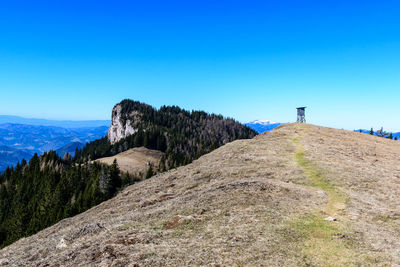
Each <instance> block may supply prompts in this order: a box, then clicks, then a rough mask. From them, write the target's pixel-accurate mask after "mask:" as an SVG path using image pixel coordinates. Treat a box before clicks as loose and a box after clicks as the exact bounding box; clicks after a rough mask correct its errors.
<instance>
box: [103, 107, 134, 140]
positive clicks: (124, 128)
mask: <svg viewBox="0 0 400 267" xmlns="http://www.w3.org/2000/svg"><path fill="white" fill-rule="evenodd" d="M121 111H122V105H121V103H119V104H117V105H115V106H114V108H113V110H112V120H111V125H110V129H109V130H108V140H109V141H110V142H111V144H115V143H116V142H118V141H120V140H121V139H123V138H125V137H127V136H129V135H132V134H134V133H135V132H137V129H135V128H134V127H133V125H134V124H135V123H132V122H131V119H127V114H123V113H122V112H121ZM129 115H130V116H129V117H131V118H134V117H135V115H138V114H137V113H135V112H133V113H131V114H129ZM136 117H138V116H136ZM137 119H139V118H137Z"/></svg>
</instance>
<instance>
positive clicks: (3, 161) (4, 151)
mask: <svg viewBox="0 0 400 267" xmlns="http://www.w3.org/2000/svg"><path fill="white" fill-rule="evenodd" d="M32 156H33V154H31V153H30V152H28V151H26V150H23V149H15V148H11V147H8V146H4V145H0V173H1V172H2V171H3V170H5V169H6V168H7V167H8V166H11V165H14V164H16V163H17V162H18V161H21V160H22V159H27V160H29V159H30V158H31V157H32Z"/></svg>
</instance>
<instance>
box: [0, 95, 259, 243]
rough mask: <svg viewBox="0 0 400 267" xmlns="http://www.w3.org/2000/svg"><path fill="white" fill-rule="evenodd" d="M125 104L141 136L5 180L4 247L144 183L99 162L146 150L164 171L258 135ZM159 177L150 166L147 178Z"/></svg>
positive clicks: (1, 190) (47, 161)
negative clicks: (155, 153)
mask: <svg viewBox="0 0 400 267" xmlns="http://www.w3.org/2000/svg"><path fill="white" fill-rule="evenodd" d="M121 104H122V114H123V116H124V118H123V119H132V118H130V117H129V114H133V113H135V114H136V119H135V122H134V126H135V128H136V129H137V132H136V133H135V134H133V135H131V136H128V137H126V138H125V139H122V140H121V141H119V142H117V143H115V144H111V143H110V142H109V141H108V139H107V137H104V138H102V139H98V140H96V141H93V142H91V143H89V144H87V145H86V146H85V148H83V149H82V150H78V151H76V155H75V157H74V158H71V157H64V158H61V157H59V156H58V155H57V153H56V152H54V151H50V152H47V153H44V154H42V155H40V156H38V155H35V156H34V157H33V158H32V159H31V160H30V161H29V162H26V161H25V160H23V161H22V162H21V163H18V164H17V165H16V166H14V167H11V168H7V169H6V170H5V171H4V172H3V173H2V174H1V175H0V247H4V246H6V245H9V244H11V243H12V242H14V241H16V240H18V239H19V238H21V237H25V236H29V235H32V234H34V233H36V232H38V231H40V230H41V229H44V228H46V227H48V226H51V225H52V224H54V223H56V222H58V221H60V220H61V219H63V218H67V217H70V216H73V215H76V214H79V213H81V212H83V211H85V210H87V209H89V208H91V207H93V206H95V205H97V204H99V203H101V202H102V201H104V200H107V199H109V198H111V197H113V196H114V195H115V194H116V193H117V192H118V190H120V189H121V187H123V186H126V185H129V184H132V183H133V182H136V181H138V180H140V177H131V176H130V175H129V174H124V175H121V174H120V171H119V168H118V164H117V162H114V163H113V164H112V165H111V166H107V165H104V164H100V163H97V162H95V161H93V160H94V159H97V158H101V157H104V156H111V155H115V154H117V153H120V152H122V151H125V150H127V149H130V148H133V147H139V146H145V147H147V148H150V149H156V150H160V151H163V152H165V155H164V157H163V158H162V160H161V162H160V166H154V167H155V168H157V171H164V170H167V169H171V168H174V167H177V166H182V165H185V164H188V163H190V162H191V161H193V160H194V159H197V158H198V157H200V156H201V155H203V154H205V153H208V152H210V151H212V150H213V149H216V148H218V147H219V146H221V145H223V144H225V143H227V142H230V141H233V140H236V139H244V138H252V137H254V136H255V135H256V133H255V132H254V131H253V130H251V129H250V128H248V127H246V126H243V125H241V124H240V123H238V122H236V121H234V120H233V119H225V118H223V117H222V116H220V115H214V114H208V113H205V112H202V111H193V112H188V111H185V110H183V109H180V108H179V107H175V106H173V107H166V106H164V107H161V108H160V109H159V110H157V109H154V108H153V107H151V106H149V105H146V104H142V103H140V102H135V101H131V100H124V101H122V102H121ZM138 114H139V116H138ZM138 118H140V119H138ZM153 173H154V170H153V166H150V168H149V171H148V172H147V174H146V175H145V178H149V177H150V176H152V174H153Z"/></svg>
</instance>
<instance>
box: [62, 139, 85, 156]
mask: <svg viewBox="0 0 400 267" xmlns="http://www.w3.org/2000/svg"><path fill="white" fill-rule="evenodd" d="M84 147H85V144H84V143H81V142H72V143H69V144H66V145H65V146H62V147H60V148H59V149H57V150H56V152H57V154H58V155H60V156H61V157H63V156H64V155H65V154H67V153H68V154H70V155H71V157H73V156H74V155H75V151H76V149H82V148H84Z"/></svg>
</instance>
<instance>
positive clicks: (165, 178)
mask: <svg viewBox="0 0 400 267" xmlns="http://www.w3.org/2000/svg"><path fill="white" fill-rule="evenodd" d="M399 159H400V144H399V143H397V142H395V141H391V140H385V139H382V138H378V137H372V136H369V135H365V134H360V133H353V132H349V131H343V130H335V129H328V128H323V127H317V126H313V125H298V124H290V125H286V126H284V127H280V128H279V129H277V130H274V131H272V132H269V133H265V134H262V135H260V136H257V137H255V138H254V139H252V140H242V141H235V142H232V143H229V144H227V145H225V146H224V147H221V148H219V149H217V150H215V151H214V152H212V153H210V154H207V155H205V156H203V157H201V158H200V159H199V160H197V161H195V162H193V163H192V164H190V165H188V166H185V167H181V168H178V169H175V170H171V171H169V172H166V173H162V174H159V175H157V176H155V177H153V178H151V179H149V180H146V181H143V182H141V183H138V184H135V185H133V186H130V187H128V188H126V189H125V190H124V191H122V192H121V193H120V194H118V196H117V197H115V198H113V199H111V200H109V201H106V202H104V203H102V204H100V205H98V206H96V207H94V208H92V209H91V210H89V211H87V212H85V213H83V214H80V215H78V216H75V217H73V218H69V219H65V220H63V221H61V222H60V223H58V224H56V225H54V226H52V227H50V228H47V229H45V230H43V231H41V232H39V233H38V234H36V235H34V236H31V237H29V238H25V239H22V240H19V241H17V242H16V243H14V244H12V245H11V246H9V247H6V248H4V249H3V250H1V251H0V264H1V263H5V262H8V263H9V265H12V266H41V265H42V266H44V265H46V264H47V265H51V266H56V265H59V266H76V265H80V266H82V265H99V266H125V265H126V266H136V265H140V266H171V265H172V266H188V265H194V266H198V265H211V266H216V265H220V266H346V265H347V266H399V265H400V256H399V255H400V244H399V240H400V227H399V221H400V216H399V214H400V208H399V207H400V205H399V204H400V198H399V197H398V196H399V195H400V186H399V182H400V167H399V166H400V164H399V163H400V162H399ZM328 216H333V217H335V218H337V221H335V222H330V221H324V220H323V219H324V218H325V217H328ZM97 222H98V223H99V224H100V225H102V226H104V227H103V228H99V229H98V231H96V233H92V232H91V231H84V229H88V228H90V227H89V226H90V225H93V224H94V223H97ZM96 225H97V224H96ZM82 229H83V230H82ZM90 229H91V228H90ZM77 232H78V233H84V235H74V233H77ZM71 237H75V238H71ZM60 244H61V245H60Z"/></svg>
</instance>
